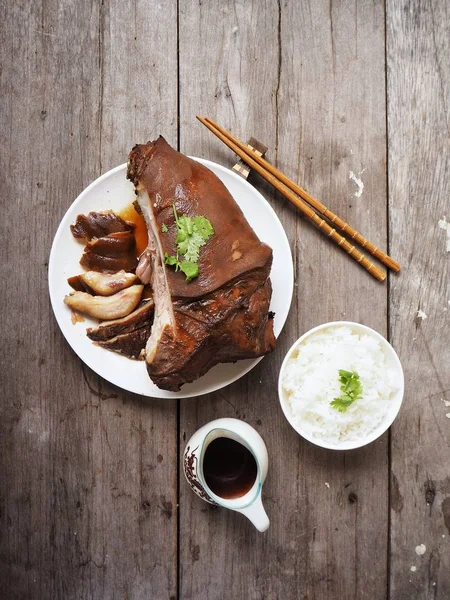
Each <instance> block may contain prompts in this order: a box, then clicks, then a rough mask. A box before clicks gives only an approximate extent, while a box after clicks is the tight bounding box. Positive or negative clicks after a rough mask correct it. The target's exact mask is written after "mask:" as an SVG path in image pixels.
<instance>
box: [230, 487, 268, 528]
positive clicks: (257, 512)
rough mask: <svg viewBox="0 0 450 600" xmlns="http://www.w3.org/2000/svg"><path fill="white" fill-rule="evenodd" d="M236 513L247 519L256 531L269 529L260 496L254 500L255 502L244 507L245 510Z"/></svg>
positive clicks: (240, 509)
mask: <svg viewBox="0 0 450 600" xmlns="http://www.w3.org/2000/svg"><path fill="white" fill-rule="evenodd" d="M237 512H240V513H242V514H243V515H245V516H246V517H247V519H248V520H249V521H251V522H252V523H253V525H254V526H255V527H256V529H257V530H258V531H261V532H262V531H266V530H267V529H269V525H270V521H269V517H268V516H267V513H266V511H265V510H264V506H263V503H262V500H261V494H259V496H258V497H257V498H256V500H255V501H254V502H253V503H252V504H250V506H246V507H245V508H239V509H237Z"/></svg>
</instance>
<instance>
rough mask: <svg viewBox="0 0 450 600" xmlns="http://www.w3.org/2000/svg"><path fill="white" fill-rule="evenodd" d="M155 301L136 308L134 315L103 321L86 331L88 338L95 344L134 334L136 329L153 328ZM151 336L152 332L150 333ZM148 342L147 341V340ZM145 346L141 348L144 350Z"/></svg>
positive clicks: (149, 301) (146, 302)
mask: <svg viewBox="0 0 450 600" xmlns="http://www.w3.org/2000/svg"><path fill="white" fill-rule="evenodd" d="M153 311H154V304H153V300H152V299H149V300H145V301H144V302H143V303H142V305H141V306H139V307H138V308H136V310H134V311H133V312H132V313H130V314H129V315H127V316H126V317H122V318H121V319H114V320H113V321H103V323H100V325H98V326H97V327H91V328H89V329H88V330H87V331H86V334H87V336H88V338H90V339H91V340H93V341H94V342H104V341H107V340H110V339H112V338H114V337H116V336H120V335H124V334H126V333H132V332H133V331H135V330H136V329H140V328H141V327H144V326H146V327H147V326H149V327H150V328H151V326H152V323H153ZM149 336H150V331H149ZM145 342H147V340H145ZM144 346H145V344H144V345H143V346H142V347H141V350H142V349H143V348H144Z"/></svg>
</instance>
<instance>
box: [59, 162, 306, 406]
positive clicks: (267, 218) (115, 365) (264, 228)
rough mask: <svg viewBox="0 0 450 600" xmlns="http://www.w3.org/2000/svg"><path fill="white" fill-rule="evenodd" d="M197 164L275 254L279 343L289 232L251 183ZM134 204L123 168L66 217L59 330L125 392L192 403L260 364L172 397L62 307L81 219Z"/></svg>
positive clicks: (289, 276)
mask: <svg viewBox="0 0 450 600" xmlns="http://www.w3.org/2000/svg"><path fill="white" fill-rule="evenodd" d="M195 160H198V162H200V163H202V164H203V165H205V166H206V167H208V168H209V169H211V171H213V172H214V173H215V174H216V175H217V177H219V179H221V180H222V182H223V183H224V184H225V185H226V187H227V188H228V190H229V192H230V193H231V195H232V196H233V198H234V199H235V200H236V202H237V203H238V205H239V206H240V208H241V210H242V211H243V213H244V215H245V216H246V218H247V220H248V222H249V223H250V225H251V226H252V227H253V229H254V230H255V232H256V234H257V235H258V236H259V238H260V239H261V240H262V241H263V242H266V243H267V244H269V246H271V247H272V249H273V265H272V272H271V280H272V287H273V295H272V302H271V305H270V310H272V311H273V312H274V313H275V322H274V330H275V335H276V336H277V337H278V335H279V334H280V332H281V330H282V328H283V325H284V323H285V321H286V318H287V315H288V312H289V307H290V305H291V299H292V292H293V286H294V275H293V265H292V255H291V250H290V247H289V243H288V240H287V238H286V234H285V232H284V229H283V227H282V225H281V223H280V221H279V219H278V217H277V215H276V214H275V212H274V211H273V209H272V208H271V207H270V205H269V204H268V202H267V201H266V200H265V199H264V197H263V196H262V195H261V194H260V193H259V192H258V191H257V190H256V189H255V188H254V187H252V186H251V185H250V184H249V183H248V182H247V181H245V180H244V179H242V178H241V177H239V176H238V175H236V174H235V173H233V172H232V171H230V170H229V169H227V168H225V167H222V166H221V165H218V164H216V163H213V162H211V161H208V160H203V159H200V158H195ZM134 199H135V194H134V188H133V185H132V184H131V182H130V181H128V180H127V179H126V164H124V165H120V166H119V167H116V168H115V169H112V170H111V171H108V173H105V174H104V175H102V176H101V177H99V178H98V179H96V180H95V181H94V182H93V183H91V185H90V186H89V187H87V188H86V189H85V190H84V191H83V192H82V193H81V194H80V195H79V196H78V198H77V199H76V200H75V202H73V204H72V205H71V206H70V208H69V210H68V211H67V212H66V214H65V215H64V217H63V219H62V221H61V223H60V225H59V227H58V231H57V232H56V235H55V239H54V240H53V245H52V249H51V252H50V261H49V275H48V277H49V289H50V299H51V303H52V307H53V312H54V313H55V317H56V320H57V322H58V325H59V327H60V329H61V331H62V333H63V334H64V337H65V338H66V340H67V341H68V342H69V344H70V345H71V347H72V349H73V350H74V351H75V352H76V354H78V356H79V357H80V358H81V360H83V361H84V362H85V363H86V365H87V366H88V367H90V368H91V369H92V370H93V371H95V372H96V373H97V374H98V375H101V377H103V378H104V379H106V380H107V381H109V382H111V383H113V384H114V385H117V386H119V387H121V388H123V389H124V390H128V391H130V392H135V393H136V394H142V395H144V396H150V397H154V398H189V397H192V396H200V395H202V394H208V393H210V392H214V391H215V390H218V389H220V388H223V387H225V386H226V385H229V384H230V383H232V382H233V381H236V380H237V379H239V378H240V377H242V376H243V375H245V374H246V373H248V371H250V369H252V368H253V367H254V366H255V365H256V364H257V363H258V362H259V361H260V360H261V358H257V359H250V360H240V361H238V362H236V363H234V364H219V365H216V366H215V367H213V368H212V369H211V370H210V371H208V373H206V375H204V376H203V377H201V378H200V379H198V380H197V381H194V382H193V383H190V384H186V385H184V386H183V387H182V388H181V391H179V392H167V391H165V390H160V389H159V388H158V387H156V385H155V384H154V383H153V382H152V381H151V380H150V378H149V376H148V374H147V370H146V367H145V363H144V361H134V360H130V359H128V358H126V357H124V356H121V355H120V354H117V353H115V352H110V351H108V350H105V349H104V348H100V347H99V346H96V345H95V344H93V343H92V342H91V340H89V338H88V337H87V336H86V329H87V327H92V326H95V324H96V321H93V320H91V319H88V318H86V319H85V321H84V322H82V323H76V324H75V325H74V324H73V323H72V321H71V312H70V310H69V308H68V307H67V306H66V305H65V304H64V302H63V298H64V296H65V295H66V294H68V293H69V292H70V291H71V288H70V286H69V284H68V283H67V278H68V277H71V276H72V275H76V274H77V273H80V272H81V271H82V268H81V267H80V264H79V260H80V257H81V254H82V251H83V246H84V244H82V243H80V242H78V241H77V240H75V239H74V237H73V236H72V234H71V232H70V228H69V226H70V225H71V224H72V223H74V222H75V220H76V217H77V215H78V214H80V213H84V214H86V213H88V212H89V211H91V210H97V211H98V210H107V209H112V210H119V209H121V208H124V207H125V206H127V205H129V204H130V203H131V202H133V200H134Z"/></svg>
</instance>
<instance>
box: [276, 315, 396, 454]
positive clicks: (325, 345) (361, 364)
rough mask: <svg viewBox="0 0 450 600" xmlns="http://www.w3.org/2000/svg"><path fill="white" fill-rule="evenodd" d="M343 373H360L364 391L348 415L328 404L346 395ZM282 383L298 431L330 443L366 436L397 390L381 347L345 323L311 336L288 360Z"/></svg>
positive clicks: (381, 418) (354, 439) (378, 422)
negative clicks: (342, 382)
mask: <svg viewBox="0 0 450 600" xmlns="http://www.w3.org/2000/svg"><path fill="white" fill-rule="evenodd" d="M340 369H343V370H345V371H354V372H356V373H357V374H358V375H359V377H360V382H361V385H362V389H363V392H362V397H361V398H359V399H358V400H355V401H354V402H353V403H352V404H351V405H350V406H349V407H348V408H347V410H346V411H345V412H339V411H338V410H336V409H335V408H333V407H332V406H331V405H330V402H332V400H333V399H334V398H337V397H339V396H341V395H342V392H341V383H340V381H339V370H340ZM282 384H283V389H284V391H285V392H286V393H287V399H288V404H289V406H290V408H291V411H292V415H293V418H294V420H295V422H296V424H297V426H298V427H299V428H300V430H301V431H303V432H304V433H305V434H309V435H310V436H312V437H315V438H318V439H321V440H323V441H326V442H330V443H338V442H342V441H348V442H354V441H355V442H356V441H359V440H363V439H364V438H366V437H367V436H368V435H369V434H370V433H371V432H372V431H373V430H374V429H375V428H376V427H377V426H378V425H379V424H380V423H381V421H382V420H383V418H384V416H385V415H386V413H387V412H388V410H389V407H390V402H391V399H392V397H393V395H394V393H395V392H396V391H397V389H398V386H397V385H396V383H395V371H394V370H393V369H392V368H389V367H388V366H387V361H386V356H385V354H384V352H383V349H382V347H381V345H380V343H379V342H378V341H377V340H376V339H374V338H373V337H372V336H370V335H368V334H365V333H359V332H356V331H352V329H351V327H346V326H345V325H342V326H338V327H330V328H327V329H324V330H321V331H318V332H316V333H313V334H312V335H311V336H309V337H307V338H306V339H305V340H304V341H303V342H302V343H301V344H300V345H299V346H298V347H297V348H296V349H295V350H294V352H293V354H292V355H291V357H290V358H289V359H288V361H287V364H286V368H285V371H284V376H283V380H282Z"/></svg>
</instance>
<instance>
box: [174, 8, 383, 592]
mask: <svg viewBox="0 0 450 600" xmlns="http://www.w3.org/2000/svg"><path fill="white" fill-rule="evenodd" d="M193 47H201V48H207V50H208V51H207V52H196V53H192V52H191V49H192V48H193ZM180 63H181V64H180V66H181V73H180V85H181V131H180V139H181V149H182V150H183V151H185V152H188V153H192V154H197V155H199V156H204V157H207V158H210V159H212V160H216V161H218V162H221V163H223V164H228V165H229V166H230V167H231V166H232V165H233V164H234V162H235V160H234V157H233V156H232V155H230V153H229V151H228V150H227V149H225V148H224V147H222V145H221V144H220V143H219V142H218V141H217V140H215V139H214V137H213V136H212V135H211V134H210V133H209V132H208V131H206V130H203V129H202V128H201V127H200V126H199V125H198V124H197V123H196V122H195V121H194V115H195V114H196V113H197V112H200V113H201V114H207V115H209V116H212V117H214V118H216V119H217V121H218V122H220V123H221V124H223V125H224V126H226V127H229V128H230V129H231V130H232V131H233V132H234V133H235V134H236V135H237V136H238V137H240V138H241V139H247V138H248V136H249V135H254V136H256V137H257V138H258V139H260V140H261V141H262V142H264V143H266V144H267V145H268V146H269V152H268V155H267V156H268V158H269V160H273V161H275V162H277V164H278V166H279V167H281V169H282V170H284V171H286V172H287V173H289V174H291V175H292V176H293V177H294V178H297V179H298V181H300V182H301V183H302V184H303V185H304V186H305V187H307V188H308V189H309V190H310V191H312V192H314V193H315V194H316V195H317V196H318V197H319V198H321V199H322V200H323V201H324V202H325V203H327V204H328V205H329V206H330V207H331V208H333V209H335V212H337V213H338V214H339V215H341V216H342V217H343V218H346V219H347V220H349V221H350V222H351V223H352V224H354V226H356V227H357V228H358V229H360V230H361V231H362V232H364V233H365V234H366V235H367V236H368V237H369V238H370V239H372V240H373V241H374V242H376V243H379V244H380V245H381V246H385V245H386V189H385V179H386V174H385V154H386V147H385V143H386V138H385V86H384V10H383V3H382V2H375V3H374V2H364V3H356V4H355V3H350V2H344V1H342V2H335V3H332V4H331V5H330V4H329V3H325V2H302V3H294V2H279V3H277V2H263V3H261V2H257V3H256V2H255V3H250V2H245V3H243V2H238V3H233V2H224V3H222V4H221V5H220V8H218V7H217V6H210V5H209V4H208V3H201V2H200V3H199V5H197V6H195V7H194V6H193V5H192V3H188V2H185V1H181V2H180ZM364 168H365V169H366V171H365V172H364V173H363V174H362V179H363V181H364V183H365V188H364V193H363V195H362V196H361V197H360V198H355V197H354V196H353V194H354V192H355V189H356V188H355V187H354V185H353V184H352V182H351V181H349V171H353V172H354V173H355V174H356V175H358V173H359V172H360V171H362V170H363V169H364ZM253 181H254V182H255V184H256V185H257V187H258V189H261V190H262V192H263V193H264V194H265V196H266V197H267V198H269V199H270V201H271V202H272V204H273V206H274V207H275V209H276V211H277V213H278V214H279V215H280V218H281V220H282V222H283V224H284V226H285V228H286V231H287V233H288V236H289V239H290V241H291V245H292V249H293V251H294V252H295V261H296V277H297V286H296V293H295V297H294V301H293V306H292V309H291V314H290V317H289V320H288V323H287V326H286V329H285V331H284V333H283V334H282V336H281V338H280V341H279V347H278V349H277V351H276V352H275V353H274V354H273V355H272V356H270V357H267V358H265V359H264V361H263V362H262V363H261V364H260V365H259V366H258V367H257V368H256V369H255V370H254V371H253V372H252V373H251V374H250V375H248V376H247V377H246V378H244V379H243V380H242V381H241V382H239V383H236V384H234V385H232V386H230V387H229V388H227V389H226V390H223V391H221V392H218V393H216V394H213V395H211V396H210V397H208V398H201V399H199V400H198V401H195V400H189V401H187V402H185V403H182V405H181V435H182V438H181V444H182V446H183V442H184V440H185V438H186V437H189V436H190V435H191V434H192V432H193V431H194V430H195V429H196V428H197V427H199V426H201V425H203V424H204V423H206V422H207V421H209V420H210V419H213V418H216V417H220V416H233V417H239V418H243V419H245V420H246V421H247V422H249V423H251V424H252V425H254V426H255V427H256V428H257V429H258V430H259V431H260V432H261V434H262V435H263V437H264V439H265V441H266V443H267V446H268V450H269V456H270V470H269V476H268V480H267V482H266V485H265V489H264V491H265V504H266V507H267V510H268V513H269V516H270V517H271V520H272V524H271V527H270V529H269V530H268V532H267V533H266V534H259V533H257V532H256V531H255V530H253V529H252V527H251V525H250V524H249V523H248V522H247V521H245V520H244V518H243V517H242V516H241V515H237V514H232V513H228V512H226V511H222V510H216V509H210V508H208V507H207V505H206V504H204V503H202V501H201V500H199V499H198V498H196V497H194V495H193V494H192V493H191V492H190V490H189V488H188V487H187V485H185V482H184V481H182V485H181V490H180V491H181V499H180V502H181V505H180V510H181V512H180V518H181V524H180V561H181V565H180V576H181V578H180V589H181V597H182V598H186V599H187V598H189V599H191V598H202V599H205V598H211V599H212V598H214V599H216V598H217V599H218V598H229V597H236V598H244V597H245V598H283V599H289V598H300V597H302V598H320V599H325V598H326V599H327V600H330V599H332V598H336V599H342V598H358V600H359V599H361V598H370V599H371V600H372V599H378V598H384V597H385V595H386V583H387V581H386V580H387V565H386V558H385V557H386V555H387V531H388V489H387V481H388V467H387V462H388V461H387V436H384V437H383V438H382V439H381V440H380V441H378V442H376V443H375V444H373V445H372V446H371V447H369V448H367V449H365V450H361V451H356V452H351V453H346V454H344V453H332V452H326V451H321V450H319V449H317V448H315V447H313V446H311V445H309V444H307V443H306V442H304V441H302V439H300V438H299V437H298V436H297V435H296V434H295V432H293V431H292V430H291V429H290V427H289V425H288V424H287V423H286V422H285V420H284V417H283V416H282V414H281V411H280V409H279V405H278V399H277V392H276V378H277V374H278V370H279V367H280V364H281V360H282V358H283V356H284V353H285V352H286V350H287V349H288V347H289V346H290V344H291V343H292V342H293V341H294V339H296V337H298V335H299V334H300V333H301V332H303V331H305V330H307V329H309V328H310V327H312V326H313V325H317V324H319V323H321V322H325V321H330V320H337V319H340V318H343V319H348V320H357V321H361V322H363V323H365V324H367V325H370V326H372V327H374V328H375V329H377V330H378V331H380V332H381V333H385V332H386V304H387V288H386V286H383V285H379V284H377V283H376V282H375V281H374V280H372V278H371V277H370V276H368V275H367V273H365V272H364V271H363V270H360V268H359V267H358V266H357V265H355V264H353V263H352V261H350V260H349V259H348V257H347V256H346V255H345V254H344V253H342V252H341V251H339V249H337V248H335V247H333V246H331V245H330V244H329V243H328V242H327V241H326V240H325V239H324V238H323V236H322V234H320V233H318V232H317V231H315V230H313V229H312V228H311V227H310V226H309V224H307V223H305V222H303V221H302V220H301V219H299V217H298V214H297V213H296V212H295V211H294V210H293V209H292V208H291V207H290V206H286V202H284V201H283V200H282V199H281V198H280V197H278V196H277V195H276V194H274V193H273V192H272V191H271V190H270V189H269V188H268V187H267V186H265V185H264V184H262V183H261V181H260V180H258V179H256V178H255V179H254V180H253ZM325 482H327V483H329V485H330V488H328V487H327V486H325ZM375 556H376V557H377V560H374V557H375ZM218 582H221V583H220V584H219V583H218Z"/></svg>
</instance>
